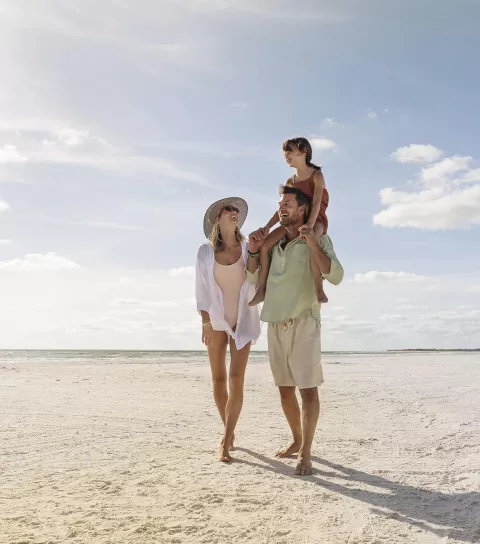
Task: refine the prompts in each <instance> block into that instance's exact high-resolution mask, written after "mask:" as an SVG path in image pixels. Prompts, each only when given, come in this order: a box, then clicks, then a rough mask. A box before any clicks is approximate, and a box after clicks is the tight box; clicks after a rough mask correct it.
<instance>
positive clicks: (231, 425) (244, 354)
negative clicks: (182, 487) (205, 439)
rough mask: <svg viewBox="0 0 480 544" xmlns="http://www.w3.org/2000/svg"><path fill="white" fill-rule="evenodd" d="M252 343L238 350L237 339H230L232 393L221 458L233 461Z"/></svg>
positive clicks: (229, 399)
mask: <svg viewBox="0 0 480 544" xmlns="http://www.w3.org/2000/svg"><path fill="white" fill-rule="evenodd" d="M249 354H250V344H247V345H246V346H245V347H243V348H242V349H240V350H237V348H236V346H235V341H234V340H233V339H230V355H231V361H230V375H229V378H228V382H229V389H230V395H229V397H228V402H227V406H226V410H225V434H224V436H223V439H222V442H221V444H220V448H219V459H220V461H223V462H224V463H231V462H232V456H231V455H230V449H231V447H232V444H233V440H234V434H233V433H234V431H235V427H236V425H237V422H238V418H239V417H240V412H241V411H242V406H243V385H244V380H245V369H246V367H247V362H248V356H249Z"/></svg>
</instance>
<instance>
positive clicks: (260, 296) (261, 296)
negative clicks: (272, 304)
mask: <svg viewBox="0 0 480 544" xmlns="http://www.w3.org/2000/svg"><path fill="white" fill-rule="evenodd" d="M264 300H265V288H264V287H260V286H259V287H258V288H257V292H256V293H255V296H254V297H253V298H252V300H251V301H250V302H249V303H248V305H249V306H256V305H257V304H260V302H263V301H264Z"/></svg>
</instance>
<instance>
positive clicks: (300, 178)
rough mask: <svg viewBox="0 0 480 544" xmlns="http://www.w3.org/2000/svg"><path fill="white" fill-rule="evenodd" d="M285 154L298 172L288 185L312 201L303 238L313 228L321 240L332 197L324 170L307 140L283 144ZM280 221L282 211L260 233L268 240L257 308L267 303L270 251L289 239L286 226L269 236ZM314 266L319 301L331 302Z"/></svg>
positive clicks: (262, 257) (263, 250)
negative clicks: (283, 240) (327, 186)
mask: <svg viewBox="0 0 480 544" xmlns="http://www.w3.org/2000/svg"><path fill="white" fill-rule="evenodd" d="M283 154H284V156H285V160H286V161H287V164H288V165H289V166H291V167H292V168H295V169H296V174H294V175H293V176H292V177H291V178H290V179H289V180H288V181H287V183H286V185H292V186H293V187H297V188H298V189H300V190H301V191H303V192H304V193H305V194H306V195H307V196H308V197H309V198H310V199H311V201H312V205H311V210H310V216H309V219H308V221H307V223H305V225H303V226H302V227H300V229H299V230H300V236H301V235H302V234H307V233H308V232H310V230H311V229H313V230H314V232H315V237H316V238H317V240H319V239H320V236H322V235H323V234H326V233H327V228H328V220H327V216H326V214H325V210H326V209H327V206H328V201H329V196H328V191H327V189H326V187H325V180H324V178H323V174H322V171H321V168H320V167H319V166H316V165H315V164H313V163H312V162H311V161H312V146H311V145H310V142H309V141H308V140H307V139H306V138H293V139H291V140H286V141H285V142H284V143H283ZM278 221H279V217H278V212H275V213H274V215H273V216H272V218H271V219H270V221H269V222H268V223H267V224H266V226H265V227H262V228H260V229H258V231H257V233H258V234H259V235H260V236H261V237H266V240H265V243H264V244H263V246H262V247H261V249H260V278H259V283H258V288H257V293H256V295H255V296H254V298H253V299H252V301H251V302H250V306H255V305H256V304H259V303H260V302H263V301H264V300H265V290H266V286H267V278H268V271H269V268H270V250H271V249H272V248H273V247H274V246H275V245H276V244H278V242H280V240H281V239H282V238H283V237H284V236H285V228H284V227H278V228H276V229H275V230H274V231H272V232H271V233H270V234H269V232H270V229H271V227H273V226H274V225H276V224H277V223H278ZM267 235H268V236H267ZM311 267H312V273H313V278H314V280H315V287H316V290H317V299H318V301H319V302H328V298H327V296H326V295H325V292H324V290H323V277H322V275H321V274H320V271H319V270H318V267H316V266H313V263H311Z"/></svg>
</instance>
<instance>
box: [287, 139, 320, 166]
mask: <svg viewBox="0 0 480 544" xmlns="http://www.w3.org/2000/svg"><path fill="white" fill-rule="evenodd" d="M282 149H283V151H293V150H294V149H298V151H300V153H305V155H306V163H307V166H310V167H311V168H314V169H315V170H320V171H322V169H321V168H320V166H317V165H316V164H313V162H312V154H313V152H312V146H311V145H310V142H309V141H308V140H307V139H306V138H290V139H289V140H285V141H284V142H283V145H282Z"/></svg>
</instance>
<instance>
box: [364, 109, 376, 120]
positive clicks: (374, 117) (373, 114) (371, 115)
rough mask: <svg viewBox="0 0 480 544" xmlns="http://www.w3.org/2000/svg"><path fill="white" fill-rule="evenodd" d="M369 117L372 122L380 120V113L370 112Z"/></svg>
mask: <svg viewBox="0 0 480 544" xmlns="http://www.w3.org/2000/svg"><path fill="white" fill-rule="evenodd" d="M367 117H368V118H369V119H370V120H371V121H374V120H375V119H377V118H378V113H376V112H374V111H373V110H369V111H368V113H367Z"/></svg>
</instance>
